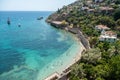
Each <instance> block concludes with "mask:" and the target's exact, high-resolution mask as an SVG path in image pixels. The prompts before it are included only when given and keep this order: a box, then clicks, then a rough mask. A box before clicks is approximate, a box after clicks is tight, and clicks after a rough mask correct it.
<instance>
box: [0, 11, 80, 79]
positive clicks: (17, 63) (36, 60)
mask: <svg viewBox="0 0 120 80" xmlns="http://www.w3.org/2000/svg"><path fill="white" fill-rule="evenodd" d="M52 13H53V12H30V11H29V12H19V11H18V12H0V80H42V79H44V78H46V77H47V76H49V75H51V74H52V73H54V72H56V71H58V72H60V71H62V69H63V68H64V67H66V65H67V64H69V63H70V59H71V58H72V57H73V55H75V53H76V52H77V51H78V50H79V48H80V45H79V44H78V42H77V41H76V40H75V39H74V36H73V35H71V34H70V33H68V32H65V31H62V30H58V29H55V28H54V27H52V26H50V25H49V24H47V23H46V22H45V20H46V18H47V17H48V16H49V15H50V14H52ZM8 17H9V19H10V22H11V24H10V25H8V24H7V19H8ZM39 17H43V19H41V20H37V18H39ZM18 25H21V26H18ZM66 55H69V56H66ZM70 55H71V56H70ZM63 61H65V62H63ZM57 63H60V64H61V65H60V64H57ZM54 65H57V66H56V67H54ZM52 69H53V70H52Z"/></svg>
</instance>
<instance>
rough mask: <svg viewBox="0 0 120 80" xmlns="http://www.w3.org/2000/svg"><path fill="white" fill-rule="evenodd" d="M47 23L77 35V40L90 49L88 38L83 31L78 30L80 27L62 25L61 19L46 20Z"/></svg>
mask: <svg viewBox="0 0 120 80" xmlns="http://www.w3.org/2000/svg"><path fill="white" fill-rule="evenodd" d="M46 22H47V23H49V24H50V25H51V26H53V27H55V28H58V29H62V30H65V31H68V32H70V33H72V34H74V35H76V36H77V38H78V39H79V41H80V42H81V43H82V44H83V46H84V47H85V48H86V49H90V44H89V41H88V39H87V38H86V37H85V36H84V35H83V33H82V32H81V31H80V29H78V28H70V27H69V25H68V24H66V25H63V24H62V22H61V21H51V20H48V19H47V20H46Z"/></svg>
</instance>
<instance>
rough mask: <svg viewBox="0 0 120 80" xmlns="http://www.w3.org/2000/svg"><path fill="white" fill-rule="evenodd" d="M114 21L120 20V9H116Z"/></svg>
mask: <svg viewBox="0 0 120 80" xmlns="http://www.w3.org/2000/svg"><path fill="white" fill-rule="evenodd" d="M114 19H115V20H118V19H120V8H118V9H116V11H115V13H114Z"/></svg>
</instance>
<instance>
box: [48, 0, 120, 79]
mask: <svg viewBox="0 0 120 80" xmlns="http://www.w3.org/2000/svg"><path fill="white" fill-rule="evenodd" d="M47 20H49V21H64V23H68V25H69V26H72V27H71V28H77V29H79V30H80V31H82V32H83V34H84V36H86V38H87V39H88V40H89V43H90V47H91V49H89V50H87V51H86V52H85V53H83V54H82V58H81V60H80V62H78V63H76V64H75V65H74V66H73V67H72V68H71V70H72V71H71V72H70V74H69V75H68V78H69V79H70V80H120V40H119V38H120V0H103V1H100V2H99V0H77V1H76V2H74V3H72V4H70V5H68V6H63V8H62V9H58V11H57V12H55V13H54V14H52V15H50V16H49V17H48V19H47ZM96 25H106V26H107V27H109V28H110V29H111V31H113V32H115V33H116V34H117V40H116V41H114V42H107V41H102V42H101V41H99V36H100V34H101V32H100V31H97V30H95V26H96ZM67 27H68V26H67Z"/></svg>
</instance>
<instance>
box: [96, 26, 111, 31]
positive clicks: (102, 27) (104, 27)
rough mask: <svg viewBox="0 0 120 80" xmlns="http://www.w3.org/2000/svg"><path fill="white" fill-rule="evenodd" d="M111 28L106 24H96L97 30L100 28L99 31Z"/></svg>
mask: <svg viewBox="0 0 120 80" xmlns="http://www.w3.org/2000/svg"><path fill="white" fill-rule="evenodd" d="M109 29H110V28H109V27H107V26H105V25H97V26H95V30H98V31H103V30H109Z"/></svg>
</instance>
